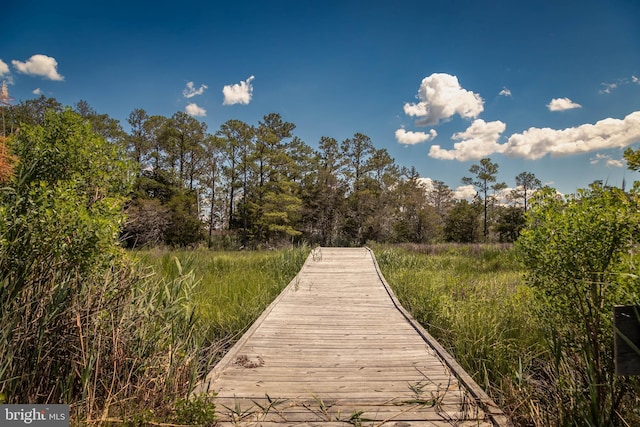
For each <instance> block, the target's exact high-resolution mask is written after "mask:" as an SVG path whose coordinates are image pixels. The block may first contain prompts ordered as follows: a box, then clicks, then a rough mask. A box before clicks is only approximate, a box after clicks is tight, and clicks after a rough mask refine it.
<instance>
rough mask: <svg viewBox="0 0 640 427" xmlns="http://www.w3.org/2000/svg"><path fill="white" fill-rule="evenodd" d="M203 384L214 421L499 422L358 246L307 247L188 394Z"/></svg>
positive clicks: (201, 389) (481, 395) (496, 411)
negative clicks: (281, 285)
mask: <svg viewBox="0 0 640 427" xmlns="http://www.w3.org/2000/svg"><path fill="white" fill-rule="evenodd" d="M207 390H213V391H215V392H216V393H217V398H216V405H217V411H218V415H219V419H220V421H221V423H222V424H220V425H225V424H224V423H226V422H233V423H236V424H234V425H265V426H271V425H274V426H275V425H285V424H286V425H326V426H331V425H349V424H348V423H349V422H350V421H353V419H351V420H350V417H352V416H354V415H357V417H359V420H360V421H361V422H362V425H389V426H391V425H397V426H424V425H429V426H440V425H450V424H451V422H454V423H455V424H456V425H474V426H477V425H480V426H483V425H487V426H490V425H508V420H507V419H506V418H505V417H504V415H503V413H502V412H501V411H500V410H499V408H497V407H495V404H493V402H491V400H490V399H489V398H488V397H487V396H486V394H484V392H482V390H480V388H479V387H478V386H477V385H476V384H475V383H474V382H473V380H471V378H470V377H469V376H468V375H467V374H466V373H464V371H462V369H461V368H460V367H459V366H458V365H457V363H455V360H453V358H451V356H450V355H448V354H447V353H446V352H445V351H444V349H442V347H440V346H439V344H437V342H435V340H433V339H432V338H431V337H430V335H428V333H427V332H426V331H424V330H423V329H422V328H421V327H420V326H419V325H417V323H416V322H415V321H414V320H413V319H412V318H411V317H410V316H409V315H408V313H406V311H404V309H403V308H402V307H401V306H399V303H398V302H397V299H395V296H394V295H393V292H391V290H390V288H389V287H388V285H387V284H386V282H385V281H384V278H383V277H382V275H381V273H380V271H379V268H378V266H377V263H376V262H375V258H374V257H373V254H372V253H371V252H370V251H369V250H368V249H366V248H357V249H353V248H351V249H349V248H331V249H329V248H320V249H316V250H314V252H313V253H312V254H311V255H310V256H309V258H308V259H307V261H306V263H305V265H304V266H303V267H302V269H301V270H300V272H299V274H298V275H297V276H296V278H294V280H292V281H291V283H290V284H289V285H288V286H287V288H286V289H285V290H284V291H283V292H282V293H281V294H280V295H279V296H278V298H276V300H275V301H274V302H273V303H272V304H271V305H270V306H269V307H268V308H267V310H265V312H264V313H263V314H262V315H261V316H260V318H259V319H258V320H257V321H256V322H255V323H254V324H253V325H252V326H251V328H250V329H249V330H248V331H247V333H246V334H245V335H243V337H242V338H241V339H240V340H239V341H238V343H237V344H236V345H235V346H234V347H233V348H232V349H231V350H230V351H229V352H228V353H227V355H226V356H225V357H224V358H223V359H222V360H221V361H220V362H219V363H218V365H217V366H216V367H215V368H214V369H213V370H212V371H211V373H210V374H209V375H208V376H207V379H206V380H205V381H204V382H203V383H202V384H201V385H200V386H199V387H198V389H197V390H196V392H197V393H201V392H206V391H207ZM274 402H275V403H277V405H276V404H275V403H274ZM486 411H487V412H486ZM367 423H368V424H367ZM467 423H468V424H467ZM351 424H353V422H351Z"/></svg>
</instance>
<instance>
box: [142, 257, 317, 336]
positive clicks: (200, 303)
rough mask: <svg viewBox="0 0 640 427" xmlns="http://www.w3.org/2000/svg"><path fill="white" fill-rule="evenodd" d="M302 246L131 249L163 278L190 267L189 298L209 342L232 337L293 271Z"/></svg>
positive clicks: (294, 271)
mask: <svg viewBox="0 0 640 427" xmlns="http://www.w3.org/2000/svg"><path fill="white" fill-rule="evenodd" d="M308 254H309V249H307V248H297V249H284V250H278V251H259V252H215V251H209V250H207V249H199V250H191V251H189V250H174V251H166V250H151V251H140V252H136V256H137V257H138V258H139V259H140V261H141V262H142V263H143V264H147V265H149V266H151V267H152V268H153V269H154V270H155V271H156V272H158V273H159V274H160V275H161V276H162V277H164V278H173V277H176V276H177V275H178V274H179V271H178V264H177V263H176V259H177V260H178V261H179V264H180V266H181V267H182V270H183V271H190V272H193V274H194V275H195V277H196V280H197V281H198V283H197V285H196V287H195V289H194V301H195V304H196V307H197V308H196V310H197V314H198V317H199V319H200V322H201V327H202V328H203V331H204V332H205V333H206V334H207V335H208V337H209V339H210V340H212V341H216V340H217V341H220V340H222V341H224V342H226V343H227V345H228V343H229V342H231V341H233V340H234V337H237V336H238V335H239V334H241V333H242V331H244V330H245V329H246V328H247V327H249V326H250V325H251V324H252V323H253V322H254V321H255V320H256V319H257V318H258V316H260V314H261V313H262V312H263V311H264V309H265V308H266V307H267V306H268V305H269V304H270V303H271V302H272V301H273V300H274V299H275V298H276V297H277V296H278V295H279V294H280V292H281V291H282V289H284V287H285V286H286V285H287V284H289V282H290V281H291V280H292V279H293V278H294V277H295V275H296V274H297V273H298V271H299V270H300V268H301V267H302V264H303V263H304V261H305V259H306V257H307V256H308Z"/></svg>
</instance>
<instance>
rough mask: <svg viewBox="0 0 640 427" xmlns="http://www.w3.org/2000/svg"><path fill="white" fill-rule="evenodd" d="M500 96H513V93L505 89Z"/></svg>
mask: <svg viewBox="0 0 640 427" xmlns="http://www.w3.org/2000/svg"><path fill="white" fill-rule="evenodd" d="M498 95H500V96H511V91H510V90H509V89H507V88H506V87H503V88H502V90H501V91H500V93H498Z"/></svg>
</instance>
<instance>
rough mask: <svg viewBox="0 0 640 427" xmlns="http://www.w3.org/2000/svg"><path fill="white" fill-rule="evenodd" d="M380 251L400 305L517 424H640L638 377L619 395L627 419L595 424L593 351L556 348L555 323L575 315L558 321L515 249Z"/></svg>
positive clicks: (621, 414) (566, 345)
mask: <svg viewBox="0 0 640 427" xmlns="http://www.w3.org/2000/svg"><path fill="white" fill-rule="evenodd" d="M374 249H375V252H376V257H377V259H378V262H379V264H380V268H381V269H382V271H383V274H384V275H385V278H386V279H387V281H388V282H389V284H390V286H391V287H392V288H393V290H394V292H395V293H396V295H397V296H398V298H399V300H400V301H401V303H402V304H403V305H404V306H405V307H406V308H407V310H409V311H410V312H411V313H412V315H413V316H414V317H415V318H416V320H418V321H419V322H420V323H421V324H422V325H423V326H425V327H426V328H427V329H428V330H429V332H430V333H431V334H432V335H433V336H434V337H435V338H436V339H437V340H438V341H439V342H440V343H441V344H442V345H443V346H444V347H445V348H447V349H448V350H449V351H450V353H451V354H452V355H453V356H454V357H455V358H456V360H457V361H458V362H459V363H460V364H461V365H462V367H463V368H464V369H465V370H466V371H467V372H468V373H469V374H471V375H472V376H473V377H474V379H475V380H476V382H478V383H479V384H480V385H482V386H484V389H485V390H486V391H487V392H488V393H489V394H490V395H491V396H492V398H493V399H494V400H495V401H496V403H498V404H499V405H500V406H501V407H502V408H503V409H504V410H505V411H506V412H507V414H508V415H509V416H510V417H511V419H512V421H513V422H514V424H515V425H518V426H521V425H522V426H540V427H542V426H550V425H554V426H569V425H571V426H574V425H576V426H582V425H585V426H597V425H638V422H640V410H639V406H638V405H639V403H640V396H639V395H638V394H637V391H638V390H640V388H637V382H634V381H628V382H626V383H625V384H628V387H627V388H626V389H625V391H626V395H625V396H624V398H623V396H622V395H621V396H619V399H620V402H619V406H618V412H617V418H618V421H615V422H614V421H613V420H612V421H610V422H608V423H606V424H602V423H600V422H599V421H595V422H594V421H593V418H589V417H588V416H585V415H584V414H583V415H580V414H581V413H580V412H579V411H577V410H575V408H578V409H580V408H582V407H587V408H589V407H593V406H594V405H596V404H598V402H593V401H592V399H593V396H594V393H593V392H592V391H590V390H588V389H585V388H584V381H582V380H581V378H582V377H584V376H594V375H595V374H594V372H593V369H592V368H593V366H592V364H589V363H586V364H585V362H584V355H582V354H579V353H578V352H572V351H571V349H573V348H577V345H575V343H567V342H565V343H564V344H563V345H564V347H562V348H561V349H560V350H558V348H560V347H558V345H556V346H555V347H554V345H550V343H551V344H553V343H554V342H555V341H557V338H556V337H555V336H554V335H549V333H548V331H549V329H553V328H551V326H554V327H556V328H557V327H570V325H569V324H568V323H567V322H566V321H565V324H564V325H562V324H558V323H557V322H558V320H557V319H556V318H554V317H552V316H550V315H549V314H548V311H547V310H548V307H547V306H545V305H544V304H545V303H544V301H542V300H540V298H539V296H538V295H537V294H536V292H535V291H534V289H532V288H531V287H529V285H528V284H527V283H525V279H524V267H523V266H522V264H521V263H520V262H519V257H518V254H517V250H516V248H513V247H510V246H495V245H486V246H484V245H469V246H466V247H465V246H457V245H456V246H448V245H438V246H437V247H434V246H415V245H414V246H404V247H384V246H379V247H374ZM547 303H548V301H547ZM612 332H613V331H612ZM559 352H560V353H561V354H560V353H559ZM620 381H622V378H621V379H620ZM633 387H635V389H634V388H633ZM634 390H635V391H634ZM567 396H569V397H570V399H573V400H571V401H570V400H568V399H569V398H568V397H567ZM614 397H615V396H614ZM572 411H573V412H572Z"/></svg>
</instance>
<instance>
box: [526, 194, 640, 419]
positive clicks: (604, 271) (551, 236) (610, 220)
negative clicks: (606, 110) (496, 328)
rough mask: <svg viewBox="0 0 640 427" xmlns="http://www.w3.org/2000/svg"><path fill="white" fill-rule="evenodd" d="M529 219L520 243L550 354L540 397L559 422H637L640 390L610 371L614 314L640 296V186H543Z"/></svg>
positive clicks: (629, 380)
mask: <svg viewBox="0 0 640 427" xmlns="http://www.w3.org/2000/svg"><path fill="white" fill-rule="evenodd" d="M527 216H528V226H527V228H526V229H525V230H524V231H523V232H522V234H521V236H520V239H519V240H518V248H519V252H520V254H521V257H522V260H523V264H524V266H525V268H526V270H527V275H526V278H527V281H528V283H529V284H530V285H531V286H532V287H533V289H534V290H535V295H536V299H537V300H538V301H539V303H540V304H539V306H538V307H539V310H538V312H537V317H538V321H539V322H540V325H542V326H543V328H544V330H545V335H544V337H545V341H546V344H547V347H548V349H549V351H550V357H551V363H550V365H549V367H548V369H547V372H546V378H545V379H544V383H545V388H546V390H543V389H542V388H541V389H540V394H539V396H538V397H539V399H540V400H541V401H543V402H544V405H545V406H546V407H547V411H548V413H549V414H551V415H549V417H550V418H551V419H555V420H556V422H557V423H559V424H561V425H565V424H572V425H598V426H608V425H618V424H620V423H624V422H626V423H627V425H636V424H637V423H638V422H640V410H639V409H638V408H640V406H639V403H640V402H639V401H638V395H637V393H638V391H640V388H638V382H637V381H635V380H633V379H631V378H626V377H619V376H616V375H615V374H614V363H613V325H612V317H613V316H612V314H613V306H614V305H616V304H625V303H634V302H635V303H637V302H638V296H640V281H638V278H637V275H636V274H637V269H636V268H637V267H636V266H637V263H638V261H639V260H638V239H639V237H640V235H639V234H638V233H639V232H640V192H639V187H638V186H636V187H635V188H634V189H633V190H632V191H631V192H629V193H625V192H624V191H622V190H620V189H616V188H605V187H603V186H602V185H592V186H591V187H590V188H589V189H587V190H581V191H579V192H578V194H577V195H575V196H570V197H567V198H566V199H563V198H562V197H559V196H558V195H557V194H556V193H555V191H553V190H552V189H545V190H543V191H541V192H539V193H538V194H537V195H536V196H535V197H534V201H533V203H532V208H531V209H530V211H529V212H528V214H527ZM634 389H635V392H634Z"/></svg>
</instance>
